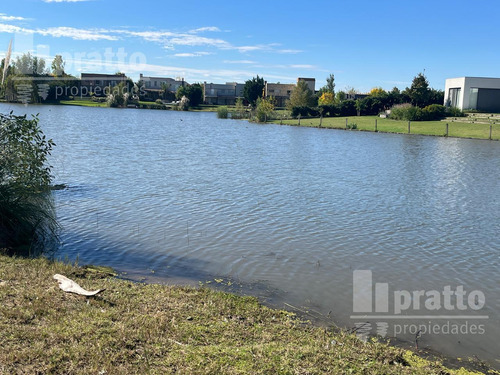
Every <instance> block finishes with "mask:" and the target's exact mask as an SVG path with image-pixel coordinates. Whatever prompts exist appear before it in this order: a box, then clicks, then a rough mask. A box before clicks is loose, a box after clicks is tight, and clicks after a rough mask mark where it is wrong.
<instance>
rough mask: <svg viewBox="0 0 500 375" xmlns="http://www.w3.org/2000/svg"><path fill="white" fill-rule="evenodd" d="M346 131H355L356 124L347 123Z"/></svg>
mask: <svg viewBox="0 0 500 375" xmlns="http://www.w3.org/2000/svg"><path fill="white" fill-rule="evenodd" d="M346 128H347V129H357V128H358V125H357V124H356V123H349V124H347V127H346Z"/></svg>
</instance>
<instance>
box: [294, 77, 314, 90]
mask: <svg viewBox="0 0 500 375" xmlns="http://www.w3.org/2000/svg"><path fill="white" fill-rule="evenodd" d="M299 81H304V82H305V83H306V84H307V87H308V88H309V90H311V92H312V93H313V94H314V93H316V79H315V78H302V77H299V78H297V82H299Z"/></svg>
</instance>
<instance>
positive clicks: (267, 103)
mask: <svg viewBox="0 0 500 375" xmlns="http://www.w3.org/2000/svg"><path fill="white" fill-rule="evenodd" d="M273 111H274V103H273V98H258V99H257V108H256V116H257V121H258V122H266V121H267V119H268V118H269V117H270V116H271V115H272V114H273Z"/></svg>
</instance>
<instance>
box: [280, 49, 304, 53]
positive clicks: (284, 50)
mask: <svg viewBox="0 0 500 375" xmlns="http://www.w3.org/2000/svg"><path fill="white" fill-rule="evenodd" d="M276 52H278V53H289V54H297V53H301V52H304V51H302V50H300V49H279V50H277V51H276Z"/></svg>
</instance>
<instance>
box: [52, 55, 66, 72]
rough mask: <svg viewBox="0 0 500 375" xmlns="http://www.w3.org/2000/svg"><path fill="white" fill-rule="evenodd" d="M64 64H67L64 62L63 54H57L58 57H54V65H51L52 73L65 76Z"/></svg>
mask: <svg viewBox="0 0 500 375" xmlns="http://www.w3.org/2000/svg"><path fill="white" fill-rule="evenodd" d="M64 65H65V63H64V60H63V58H62V56H61V55H56V57H54V60H53V61H52V65H51V68H52V75H54V76H55V77H62V76H64V75H65V73H64Z"/></svg>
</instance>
